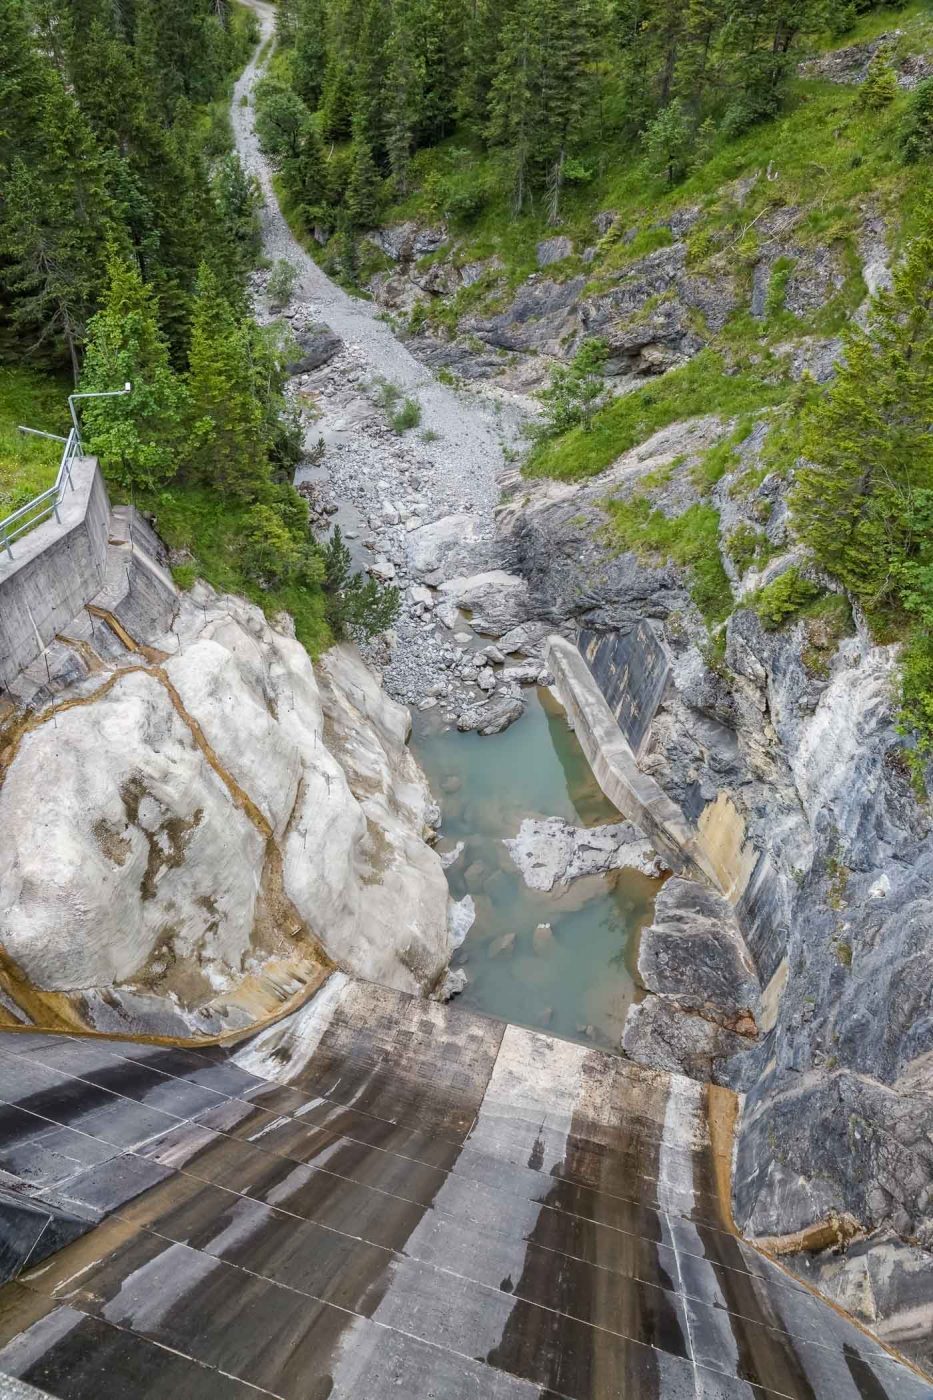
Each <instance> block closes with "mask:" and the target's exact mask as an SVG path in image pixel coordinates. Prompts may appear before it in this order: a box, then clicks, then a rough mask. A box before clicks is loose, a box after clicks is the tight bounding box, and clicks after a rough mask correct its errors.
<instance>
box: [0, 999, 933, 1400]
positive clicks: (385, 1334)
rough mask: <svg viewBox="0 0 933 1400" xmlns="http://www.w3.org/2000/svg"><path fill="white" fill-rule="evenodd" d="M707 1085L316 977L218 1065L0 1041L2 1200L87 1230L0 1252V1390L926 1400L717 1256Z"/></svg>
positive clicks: (59, 1041) (716, 1177) (890, 1362)
mask: <svg viewBox="0 0 933 1400" xmlns="http://www.w3.org/2000/svg"><path fill="white" fill-rule="evenodd" d="M708 1092H709V1091H708V1090H707V1089H706V1088H705V1087H704V1086H700V1085H698V1084H695V1083H693V1082H692V1081H688V1080H685V1079H681V1078H679V1077H678V1076H672V1075H668V1074H663V1073H659V1072H654V1071H648V1070H644V1069H640V1068H638V1067H636V1066H633V1065H631V1064H628V1063H627V1062H625V1061H622V1060H620V1059H618V1058H616V1057H614V1056H612V1055H608V1054H605V1053H603V1052H601V1051H597V1050H593V1049H589V1048H587V1047H585V1046H581V1045H575V1044H570V1043H567V1042H562V1041H558V1040H555V1039H553V1038H552V1037H549V1036H546V1035H541V1034H537V1033H534V1032H530V1031H525V1030H520V1029H518V1028H517V1027H514V1026H504V1025H502V1024H499V1023H496V1022H493V1021H490V1020H487V1019H485V1018H482V1017H479V1016H475V1015H472V1014H470V1013H466V1012H463V1011H458V1010H457V1009H456V1008H451V1007H440V1006H437V1005H434V1004H430V1003H425V1002H422V1001H418V1000H416V999H413V998H410V997H406V996H404V995H403V994H400V993H395V992H391V991H387V990H385V989H381V988H376V987H372V986H368V985H366V984H362V983H357V982H353V981H351V980H349V979H347V978H345V977H342V976H341V975H340V974H336V975H335V976H334V977H333V978H332V979H331V982H330V983H328V984H327V985H326V986H325V987H324V988H323V989H322V990H321V992H319V993H318V994H317V996H316V997H315V999H314V1000H313V1001H312V1002H311V1003H310V1004H309V1005H308V1006H307V1007H306V1008H305V1009H304V1010H303V1011H301V1012H299V1013H297V1014H296V1015H294V1016H292V1017H290V1018H289V1019H288V1020H287V1021H284V1022H282V1023H280V1024H279V1025H278V1026H274V1027H272V1028H270V1029H269V1030H268V1031H266V1032H264V1033H262V1034H261V1035H259V1036H257V1037H255V1038H254V1039H253V1040H252V1041H250V1042H248V1043H246V1044H245V1045H243V1046H242V1047H241V1048H239V1049H238V1050H236V1051H233V1052H225V1051H218V1050H211V1051H191V1050H184V1051H183V1050H166V1049H160V1048H157V1047H152V1046H140V1045H132V1044H128V1043H126V1042H119V1041H109V1042H108V1041H100V1040H96V1041H87V1040H77V1039H71V1038H68V1037H48V1036H27V1035H17V1034H9V1035H4V1036H0V1101H2V1107H0V1170H2V1172H3V1173H4V1175H3V1178H2V1179H0V1189H2V1190H3V1191H4V1192H5V1193H6V1194H7V1195H8V1196H10V1197H12V1198H14V1199H16V1198H18V1199H20V1200H22V1201H23V1202H26V1203H28V1206H29V1209H31V1210H36V1209H41V1208H42V1204H43V1203H45V1204H46V1205H47V1206H48V1208H49V1210H50V1212H51V1210H52V1209H54V1210H57V1211H62V1210H63V1209H64V1208H65V1207H66V1206H70V1208H71V1209H72V1211H73V1213H74V1216H75V1218H76V1219H80V1220H82V1221H84V1222H85V1224H86V1226H87V1232H86V1233H85V1234H84V1235H83V1236H82V1237H81V1238H80V1239H77V1240H75V1241H74V1242H72V1243H70V1244H67V1245H66V1247H64V1248H62V1249H60V1250H59V1251H58V1252H57V1253H55V1254H53V1255H51V1256H50V1257H45V1258H37V1257H36V1256H34V1255H31V1254H30V1243H29V1240H28V1239H26V1240H25V1244H24V1245H23V1244H22V1242H21V1243H20V1244H19V1245H17V1244H16V1242H15V1241H14V1240H11V1241H9V1242H8V1243H11V1244H12V1245H13V1248H12V1252H11V1253H10V1255H9V1262H8V1264H7V1273H8V1275H9V1276H10V1277H11V1281H10V1282H9V1283H7V1285H6V1286H5V1287H4V1288H3V1289H2V1290H0V1373H5V1374H7V1375H8V1376H12V1377H14V1378H18V1379H21V1380H23V1381H25V1382H27V1383H28V1384H30V1385H34V1386H39V1387H41V1388H43V1389H44V1390H45V1392H46V1393H48V1394H50V1395H52V1396H57V1397H62V1400H91V1397H93V1400H110V1398H111V1397H118V1396H119V1397H128V1396H133V1397H140V1400H155V1398H156V1397H159V1398H161V1397H172V1400H177V1397H179V1396H184V1397H187V1396H192V1397H194V1396H197V1397H198V1398H199V1400H201V1397H207V1400H213V1397H214V1396H218V1397H221V1396H222V1397H232V1398H235V1400H238V1398H239V1397H241V1396H242V1397H246V1396H248V1395H253V1396H255V1395H256V1394H257V1393H258V1394H260V1395H271V1396H274V1397H280V1400H324V1397H337V1398H338V1400H342V1398H344V1397H345V1398H346V1400H349V1398H350V1397H353V1400H380V1397H383V1396H390V1395H391V1396H394V1397H399V1396H404V1397H406V1400H408V1397H411V1400H415V1398H416V1397H417V1398H418V1400H420V1397H438V1400H460V1398H461V1397H463V1398H464V1400H466V1397H468V1396H469V1397H471V1400H472V1397H487V1396H488V1397H503V1400H511V1398H512V1397H529V1398H530V1397H553V1400H557V1397H564V1400H597V1398H598V1400H604V1398H606V1400H608V1397H617V1396H618V1397H623V1396H624V1397H638V1400H680V1398H681V1397H684V1398H685V1400H686V1397H688V1396H702V1397H704V1400H739V1397H742V1398H743V1400H745V1398H746V1397H747V1398H748V1400H751V1397H761V1398H762V1400H764V1397H778V1396H785V1397H792V1400H850V1398H851V1400H856V1398H857V1397H860V1398H861V1400H882V1398H883V1397H890V1400H895V1397H896V1400H919V1398H920V1397H927V1400H929V1397H933V1386H931V1385H929V1384H928V1383H927V1382H925V1381H923V1380H922V1379H920V1378H919V1377H918V1376H916V1375H915V1374H914V1373H913V1372H911V1371H910V1370H908V1369H907V1368H906V1367H904V1366H902V1365H900V1364H899V1363H898V1362H897V1361H896V1360H895V1359H893V1358H892V1357H891V1356H890V1354H888V1353H887V1352H885V1351H884V1350H883V1348H882V1347H881V1346H880V1344H879V1343H877V1342H876V1341H874V1340H873V1339H872V1338H870V1337H869V1336H867V1335H866V1334H865V1333H863V1332H862V1331H860V1330H859V1329H858V1328H856V1327H855V1326H854V1325H853V1324H852V1323H850V1322H849V1321H848V1320H847V1319H845V1318H844V1317H842V1316H841V1315H840V1314H838V1313H836V1312H834V1311H833V1310H831V1309H830V1308H829V1307H827V1306H826V1305H825V1304H824V1303H822V1302H821V1301H820V1300H818V1299H817V1298H815V1297H814V1296H813V1295H812V1294H811V1293H810V1292H809V1291H808V1290H807V1289H805V1288H804V1287H803V1286H802V1285H801V1284H800V1283H798V1282H795V1281H794V1280H792V1279H791V1278H790V1277H789V1276H787V1275H786V1274H784V1273H783V1272H782V1271H781V1270H780V1269H778V1268H777V1267H776V1266H775V1265H773V1264H771V1263H770V1262H769V1261H768V1260H766V1259H764V1258H762V1257H761V1256H760V1255H758V1254H757V1253H755V1252H754V1251H753V1250H751V1249H750V1248H749V1247H748V1246H746V1245H745V1244H744V1243H743V1242H741V1241H740V1240H738V1239H737V1238H736V1237H735V1235H734V1234H733V1233H732V1232H731V1229H730V1222H729V1220H728V1218H727V1211H726V1208H724V1206H723V1203H722V1199H721V1194H720V1189H721V1184H722V1182H723V1180H727V1179H728V1162H725V1161H724V1160H723V1158H722V1155H721V1154H722V1153H726V1152H728V1147H729V1143H728V1138H726V1139H725V1140H723V1141H722V1142H720V1138H719V1137H718V1136H717V1135H716V1134H715V1133H713V1134H712V1135H711V1129H710V1115H709V1112H708V1109H709V1104H708V1102H707V1094H708ZM3 1222H4V1217H3V1215H2V1213H0V1231H4V1232H5V1226H4V1223H3ZM27 1233H28V1231H27ZM17 1238H19V1237H17ZM14 1274H15V1275H16V1277H15V1278H13V1277H12V1276H13V1275H14ZM0 1393H2V1392H0Z"/></svg>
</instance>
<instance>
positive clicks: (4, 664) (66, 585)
mask: <svg viewBox="0 0 933 1400" xmlns="http://www.w3.org/2000/svg"><path fill="white" fill-rule="evenodd" d="M72 482H73V484H74V490H73V491H68V490H66V492H65V495H64V497H63V499H62V503H61V505H60V506H59V511H58V513H59V516H60V520H56V519H55V517H54V516H51V517H50V518H49V519H48V520H45V521H43V523H42V524H41V525H37V526H36V528H35V529H34V530H30V531H29V533H28V534H26V535H22V536H21V537H20V538H19V539H18V540H15V541H14V542H13V558H12V559H11V558H10V557H9V555H8V554H6V553H5V552H4V553H3V554H2V555H0V686H8V685H10V683H11V682H12V681H13V680H14V679H15V678H16V677H17V676H18V675H19V673H20V672H21V671H22V670H23V668H24V667H25V666H28V665H29V663H30V662H31V661H34V660H35V658H36V657H37V656H38V655H39V654H40V652H42V651H44V649H45V648H46V647H47V646H48V644H49V642H51V641H52V639H53V638H54V636H55V634H56V633H57V632H58V631H59V630H60V629H61V628H62V627H64V626H66V625H67V624H68V623H69V622H70V621H71V619H72V618H73V617H75V616H76V614H77V613H79V612H80V611H81V609H82V608H83V607H84V605H85V603H86V602H87V601H88V599H89V598H93V597H94V595H95V593H97V592H98V590H99V589H100V586H101V584H102V583H103V580H104V571H105V568H106V564H107V536H108V530H109V522H110V501H109V498H108V496H107V488H106V486H105V485H104V479H103V477H102V476H101V474H100V469H99V467H98V465H97V459H96V458H95V457H79V458H78V459H77V460H76V461H75V463H74V466H73V468H72Z"/></svg>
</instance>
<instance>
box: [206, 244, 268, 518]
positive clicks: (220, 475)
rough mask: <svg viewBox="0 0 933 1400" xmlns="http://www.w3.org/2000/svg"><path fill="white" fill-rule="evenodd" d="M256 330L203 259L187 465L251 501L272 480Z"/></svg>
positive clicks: (210, 481) (208, 480) (235, 495)
mask: <svg viewBox="0 0 933 1400" xmlns="http://www.w3.org/2000/svg"><path fill="white" fill-rule="evenodd" d="M254 348H255V347H254V332H252V331H251V328H250V325H249V323H248V322H247V321H246V320H245V319H244V318H241V317H239V316H237V314H236V313H235V311H234V309H233V308H232V307H231V305H230V303H229V302H228V301H227V300H226V298H225V297H224V295H223V293H222V290H221V288H220V285H219V283H218V280H217V277H216V275H215V274H214V273H213V272H212V271H211V269H210V268H209V267H208V266H207V265H206V264H202V265H201V269H200V272H199V275H198V285H197V295H196V297H195V302H194V313H193V319H192V328H191V351H190V355H189V370H188V397H189V412H190V429H189V449H188V453H187V469H188V472H189V474H190V475H193V476H194V477H195V478H196V479H197V480H200V481H203V482H206V483H208V484H210V485H212V486H215V487H217V488H218V489H219V490H221V491H227V492H229V493H230V495H231V496H234V497H237V498H238V499H240V500H250V499H253V498H254V497H255V495H256V492H257V491H258V490H259V489H260V488H261V486H262V483H263V482H265V481H267V480H268V460H267V443H266V439H265V428H266V421H265V415H264V411H263V405H262V402H261V401H260V398H259V396H258V394H257V383H256V365H255V361H254Z"/></svg>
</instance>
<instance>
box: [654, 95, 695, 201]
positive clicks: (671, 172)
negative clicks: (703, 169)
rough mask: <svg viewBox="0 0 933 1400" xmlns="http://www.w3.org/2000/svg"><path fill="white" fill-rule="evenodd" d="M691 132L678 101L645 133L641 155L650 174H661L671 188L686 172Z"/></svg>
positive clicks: (671, 104)
mask: <svg viewBox="0 0 933 1400" xmlns="http://www.w3.org/2000/svg"><path fill="white" fill-rule="evenodd" d="M691 139H692V132H691V129H690V122H689V120H688V118H687V114H686V113H685V111H684V109H683V104H682V103H681V102H680V100H679V99H678V100H677V101H675V102H671V103H670V104H669V105H668V106H667V107H665V108H663V109H662V111H660V112H659V113H658V115H657V116H656V117H655V119H654V121H653V122H650V123H649V125H648V127H647V128H646V130H645V154H646V155H647V157H648V164H649V166H650V167H651V169H652V170H656V171H658V172H659V173H662V172H663V173H664V174H666V176H667V182H668V184H669V185H672V184H673V183H674V181H675V180H677V179H680V177H681V176H682V175H683V173H684V171H685V170H686V168H687V155H688V152H689V150H690V143H691Z"/></svg>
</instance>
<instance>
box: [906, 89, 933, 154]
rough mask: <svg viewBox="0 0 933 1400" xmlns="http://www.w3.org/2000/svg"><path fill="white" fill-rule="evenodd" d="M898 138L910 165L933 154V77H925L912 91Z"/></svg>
mask: <svg viewBox="0 0 933 1400" xmlns="http://www.w3.org/2000/svg"><path fill="white" fill-rule="evenodd" d="M898 139H899V142H900V148H901V155H902V156H903V158H904V160H905V161H907V163H908V164H910V165H913V164H915V163H916V162H917V161H921V160H929V159H930V157H931V156H933V78H924V80H923V82H922V83H918V84H917V86H916V87H915V88H914V90H913V92H912V93H911V95H910V98H909V100H908V103H907V107H906V109H905V111H904V115H903V117H902V118H901V123H900V126H899V128H898Z"/></svg>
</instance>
